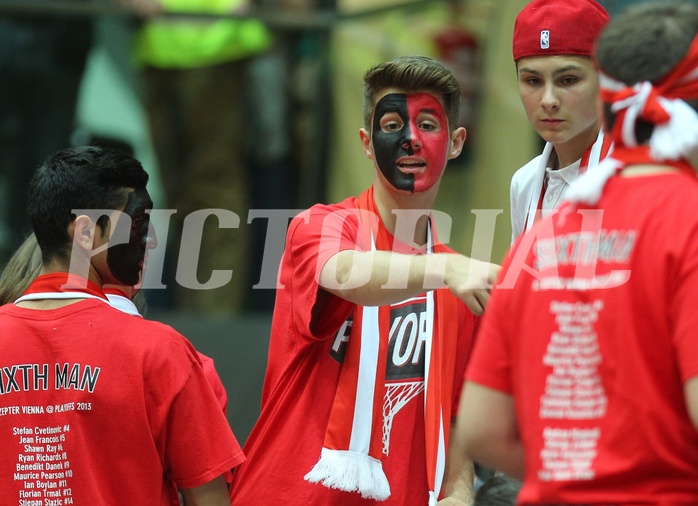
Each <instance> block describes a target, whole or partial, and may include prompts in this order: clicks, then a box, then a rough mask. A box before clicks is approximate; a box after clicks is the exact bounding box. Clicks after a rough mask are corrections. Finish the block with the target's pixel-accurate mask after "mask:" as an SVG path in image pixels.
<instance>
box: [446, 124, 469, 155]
mask: <svg viewBox="0 0 698 506" xmlns="http://www.w3.org/2000/svg"><path fill="white" fill-rule="evenodd" d="M467 135H468V134H467V132H466V130H465V128H463V127H458V128H456V129H455V130H454V132H453V135H452V136H451V149H450V150H449V152H448V159H449V160H453V159H454V158H456V157H457V156H458V155H460V153H461V151H463V145H464V144H465V138H466V137H467Z"/></svg>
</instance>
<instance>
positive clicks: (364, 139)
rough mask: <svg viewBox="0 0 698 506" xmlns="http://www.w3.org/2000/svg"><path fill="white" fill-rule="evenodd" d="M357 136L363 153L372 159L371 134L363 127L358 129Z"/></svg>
mask: <svg viewBox="0 0 698 506" xmlns="http://www.w3.org/2000/svg"><path fill="white" fill-rule="evenodd" d="M359 138H360V139H361V145H362V146H363V148H364V153H365V154H366V157H367V158H368V159H369V160H373V148H372V147H371V134H370V133H369V131H368V130H366V129H365V128H361V129H360V130H359Z"/></svg>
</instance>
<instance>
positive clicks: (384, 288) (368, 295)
mask: <svg viewBox="0 0 698 506" xmlns="http://www.w3.org/2000/svg"><path fill="white" fill-rule="evenodd" d="M498 272H499V266H498V265H495V264H491V263H488V262H482V261H479V260H475V259H472V258H468V257H466V256H463V255H459V254H457V253H435V254H432V255H406V254H401V253H393V252H390V251H365V252H357V251H354V250H345V251H340V252H339V253H337V254H336V255H334V256H332V257H331V258H330V259H329V260H328V261H327V263H326V264H325V265H324V266H323V268H322V271H321V273H320V286H321V287H322V288H323V289H324V290H326V291H328V292H330V293H332V294H334V295H336V296H338V297H341V298H343V299H346V300H348V301H350V302H353V303H355V304H359V305H362V306H380V305H386V304H392V303H395V302H400V301H402V300H405V299H407V298H409V297H413V296H416V295H419V294H421V293H423V292H424V290H425V289H426V290H429V289H436V288H443V287H448V288H449V289H450V290H451V292H453V294H454V295H456V296H457V297H458V298H459V299H461V300H462V301H463V302H464V303H465V304H466V305H467V306H468V308H470V310H471V311H472V312H473V313H475V314H481V313H482V312H483V311H484V308H485V306H486V305H487V302H488V301H489V297H490V288H491V287H492V285H493V284H494V282H495V281H496V279H497V274H498Z"/></svg>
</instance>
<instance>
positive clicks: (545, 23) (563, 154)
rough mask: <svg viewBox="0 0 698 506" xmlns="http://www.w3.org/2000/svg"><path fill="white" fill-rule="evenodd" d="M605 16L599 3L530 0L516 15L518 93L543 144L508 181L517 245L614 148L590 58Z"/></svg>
mask: <svg viewBox="0 0 698 506" xmlns="http://www.w3.org/2000/svg"><path fill="white" fill-rule="evenodd" d="M608 19H609V18H608V14H607V13H606V11H605V10H604V8H603V7H602V6H601V5H599V4H598V3H597V2H595V1H594V0H533V1H532V2H530V3H529V4H528V5H526V7H524V8H523V10H522V11H521V12H520V13H519V15H518V16H517V18H516V22H515V25H514V37H513V53H514V61H515V62H516V75H517V79H518V88H519V96H520V97H521V102H522V104H523V106H524V110H525V111H526V117H527V118H528V120H529V121H530V123H531V125H533V128H535V130H536V132H538V135H540V136H541V137H542V138H543V140H544V141H545V142H546V144H545V148H544V149H543V153H542V154H541V155H539V156H537V157H536V158H534V159H533V160H531V161H530V162H528V163H527V164H526V165H524V166H523V167H521V168H520V169H519V170H517V171H516V173H515V174H514V176H513V178H512V180H511V188H510V199H511V228H512V242H513V241H514V240H515V239H516V238H517V237H519V236H520V235H521V234H522V233H523V232H524V231H526V230H528V229H530V228H531V226H532V224H533V223H534V221H535V220H537V219H538V218H539V217H540V216H541V215H545V214H548V213H550V212H551V211H552V210H553V209H555V207H556V206H557V205H558V204H559V203H560V202H561V201H562V200H563V199H564V194H565V191H566V189H567V188H568V187H569V185H570V183H572V182H573V181H574V180H575V179H576V178H577V176H578V175H580V174H583V173H584V172H586V171H587V170H594V169H595V168H596V167H597V166H598V164H599V161H600V160H602V159H603V158H605V157H606V156H607V155H608V153H609V152H610V151H611V149H612V143H611V141H610V139H609V138H608V137H607V136H604V134H603V131H602V130H601V117H600V115H599V108H598V94H599V81H598V76H597V73H596V69H595V68H594V63H593V61H592V59H591V55H592V51H593V48H594V41H595V40H596V37H597V36H598V34H599V32H600V31H601V29H602V28H603V27H604V25H605V24H606V23H607V22H608Z"/></svg>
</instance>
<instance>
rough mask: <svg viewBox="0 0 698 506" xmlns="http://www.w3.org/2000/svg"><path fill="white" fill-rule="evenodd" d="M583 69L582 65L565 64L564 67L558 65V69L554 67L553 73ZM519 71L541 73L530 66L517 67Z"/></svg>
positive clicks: (555, 74)
mask: <svg viewBox="0 0 698 506" xmlns="http://www.w3.org/2000/svg"><path fill="white" fill-rule="evenodd" d="M580 70H584V67H581V66H579V65H565V66H564V67H560V68H559V69H555V70H554V71H553V75H554V76H557V75H560V74H564V73H565V72H570V71H580ZM519 72H526V73H528V74H534V75H537V76H539V75H542V72H541V71H539V70H536V69H532V68H530V67H519Z"/></svg>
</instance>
